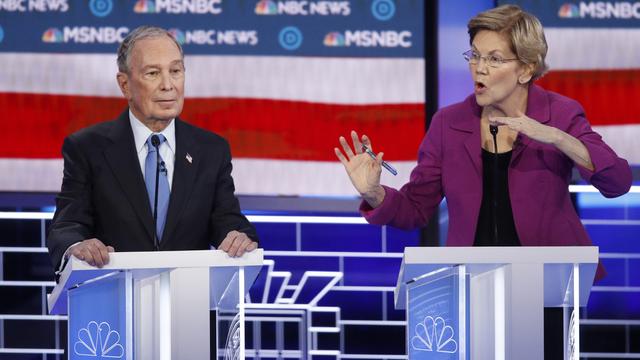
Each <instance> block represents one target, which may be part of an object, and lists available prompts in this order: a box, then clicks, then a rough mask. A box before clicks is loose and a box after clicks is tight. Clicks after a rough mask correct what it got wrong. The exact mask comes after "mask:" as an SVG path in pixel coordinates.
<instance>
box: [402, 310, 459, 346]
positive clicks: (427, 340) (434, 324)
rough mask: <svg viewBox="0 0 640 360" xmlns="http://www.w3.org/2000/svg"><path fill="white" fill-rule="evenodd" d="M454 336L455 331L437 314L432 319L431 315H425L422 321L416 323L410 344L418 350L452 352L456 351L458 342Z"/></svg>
mask: <svg viewBox="0 0 640 360" xmlns="http://www.w3.org/2000/svg"><path fill="white" fill-rule="evenodd" d="M454 337H455V331H454V330H453V328H452V327H451V326H449V325H447V324H446V322H445V321H444V319H443V318H441V317H439V316H438V317H436V318H435V319H434V318H433V317H432V316H426V317H425V318H424V321H422V322H421V323H419V324H417V325H416V328H415V335H414V336H413V337H412V338H411V346H412V348H413V349H414V350H418V351H435V352H440V353H448V354H453V353H455V352H456V351H458V343H457V342H456V341H455V340H454Z"/></svg>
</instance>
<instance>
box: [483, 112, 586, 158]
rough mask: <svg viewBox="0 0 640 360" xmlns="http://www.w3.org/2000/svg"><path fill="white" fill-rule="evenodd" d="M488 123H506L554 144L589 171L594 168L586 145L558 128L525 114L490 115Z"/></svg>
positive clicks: (520, 131) (535, 138) (533, 137)
mask: <svg viewBox="0 0 640 360" xmlns="http://www.w3.org/2000/svg"><path fill="white" fill-rule="evenodd" d="M489 123H490V124H491V125H506V126H508V127H509V129H511V130H515V131H517V132H519V133H522V134H524V135H526V136H528V137H529V138H531V139H533V140H535V141H539V142H541V143H544V144H551V145H554V146H555V147H556V148H558V149H559V150H560V151H562V152H563V153H564V154H565V155H567V156H568V157H569V158H570V159H571V160H573V162H574V163H576V164H578V165H580V166H582V167H584V168H586V169H588V170H590V171H594V170H595V167H594V165H593V162H592V161H591V155H589V150H587V148H586V146H585V145H584V144H583V143H582V142H581V141H580V140H578V139H576V138H575V137H573V136H572V135H570V134H568V133H566V132H564V131H562V130H560V129H557V128H554V127H552V126H547V125H544V124H541V123H539V122H537V121H536V120H534V119H532V118H530V117H528V116H526V115H521V116H519V117H490V118H489Z"/></svg>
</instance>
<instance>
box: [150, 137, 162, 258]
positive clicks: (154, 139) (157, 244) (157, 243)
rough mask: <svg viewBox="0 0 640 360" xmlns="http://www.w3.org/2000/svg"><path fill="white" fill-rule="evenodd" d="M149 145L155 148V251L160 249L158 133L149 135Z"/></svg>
mask: <svg viewBox="0 0 640 360" xmlns="http://www.w3.org/2000/svg"><path fill="white" fill-rule="evenodd" d="M151 145H153V147H154V148H156V187H155V188H154V189H155V191H154V195H153V199H154V200H153V246H154V247H155V249H156V251H159V250H160V241H159V239H158V230H157V229H158V184H159V183H160V138H159V137H158V135H156V134H153V135H151Z"/></svg>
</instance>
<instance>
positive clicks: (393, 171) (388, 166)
mask: <svg viewBox="0 0 640 360" xmlns="http://www.w3.org/2000/svg"><path fill="white" fill-rule="evenodd" d="M362 151H364V152H366V153H367V154H369V156H371V157H372V158H373V159H376V154H375V153H374V152H373V151H371V150H369V148H368V147H366V146H365V145H364V144H362ZM382 167H383V168H385V169H387V170H389V172H390V173H392V174H393V176H396V175H398V170H396V169H394V168H393V166H391V165H389V163H387V162H386V161H384V160H382Z"/></svg>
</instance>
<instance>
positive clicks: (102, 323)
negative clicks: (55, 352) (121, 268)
mask: <svg viewBox="0 0 640 360" xmlns="http://www.w3.org/2000/svg"><path fill="white" fill-rule="evenodd" d="M126 291H127V282H126V280H125V277H124V275H117V276H113V277H110V278H106V279H102V280H98V281H95V282H93V283H90V284H85V285H82V286H80V287H78V288H76V289H73V290H70V291H69V313H70V314H72V315H70V316H69V334H70V335H71V337H70V338H69V359H70V360H75V359H78V360H79V359H85V358H86V357H87V356H94V357H95V356H97V357H98V358H103V357H105V358H124V356H126V354H127V349H126V346H127V343H126V339H127V337H128V334H127V332H128V331H130V330H131V329H128V328H127V326H126V325H127V322H126V319H127V304H126V296H125V294H126Z"/></svg>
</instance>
